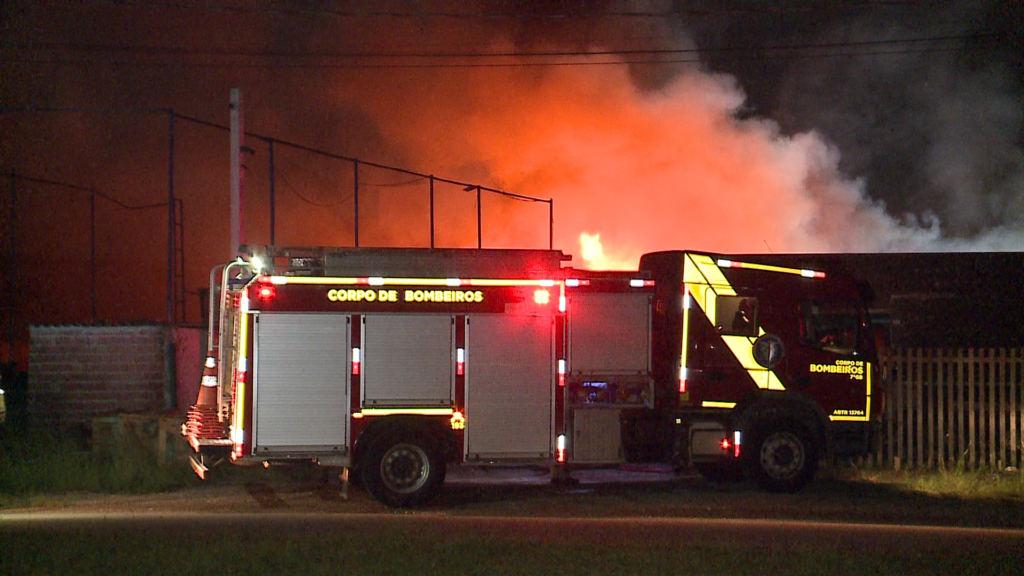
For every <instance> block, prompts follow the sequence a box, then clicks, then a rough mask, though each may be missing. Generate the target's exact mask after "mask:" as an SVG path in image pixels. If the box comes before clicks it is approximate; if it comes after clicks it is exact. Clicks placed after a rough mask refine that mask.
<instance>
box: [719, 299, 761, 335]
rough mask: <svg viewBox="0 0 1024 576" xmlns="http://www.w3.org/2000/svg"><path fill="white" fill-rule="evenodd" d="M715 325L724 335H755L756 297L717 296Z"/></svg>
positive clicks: (756, 326)
mask: <svg viewBox="0 0 1024 576" xmlns="http://www.w3.org/2000/svg"><path fill="white" fill-rule="evenodd" d="M715 325H716V326H717V327H718V331H719V332H721V333H722V334H725V335H726V336H757V328H758V324H757V298H749V297H744V296H719V297H718V298H717V299H716V303H715Z"/></svg>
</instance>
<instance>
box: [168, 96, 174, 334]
mask: <svg viewBox="0 0 1024 576" xmlns="http://www.w3.org/2000/svg"><path fill="white" fill-rule="evenodd" d="M167 117H168V126H167V325H168V326H170V325H172V324H173V323H174V108H169V109H168V110H167Z"/></svg>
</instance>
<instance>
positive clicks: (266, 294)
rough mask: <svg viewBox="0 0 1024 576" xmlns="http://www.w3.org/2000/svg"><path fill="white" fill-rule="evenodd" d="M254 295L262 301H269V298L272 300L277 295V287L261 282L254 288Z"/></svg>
mask: <svg viewBox="0 0 1024 576" xmlns="http://www.w3.org/2000/svg"><path fill="white" fill-rule="evenodd" d="M256 297H257V298H259V299H260V300H262V301H263V302H269V301H270V300H273V299H274V298H275V297H277V288H275V287H273V286H271V285H270V284H261V285H260V286H259V287H258V288H257V289H256Z"/></svg>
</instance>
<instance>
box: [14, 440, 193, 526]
mask: <svg viewBox="0 0 1024 576" xmlns="http://www.w3.org/2000/svg"><path fill="white" fill-rule="evenodd" d="M191 478H192V472H191V470H190V469H189V468H188V466H187V465H183V464H174V465H168V466H158V465H157V464H156V457H155V455H154V454H153V453H152V452H151V451H150V450H148V449H147V448H146V447H145V446H143V445H142V444H140V443H135V442H127V441H125V442H119V443H118V444H116V445H115V446H114V447H113V449H112V450H111V451H110V453H108V454H94V453H93V452H91V451H89V447H88V443H87V441H86V440H85V439H84V438H83V437H82V436H81V434H80V433H77V432H70V433H65V434H59V433H56V432H54V431H51V430H45V429H33V430H25V431H21V432H17V433H15V432H12V431H10V430H5V431H3V433H2V435H0V507H9V506H12V505H24V504H26V503H31V502H32V501H33V500H36V499H38V498H40V497H46V496H52V495H66V494H68V493H80V492H88V493H109V494H114V493H122V494H124V493H127V494H138V493H147V492H162V491H167V490H173V489H175V488H180V487H183V486H186V485H187V484H188V483H189V482H190V480H191Z"/></svg>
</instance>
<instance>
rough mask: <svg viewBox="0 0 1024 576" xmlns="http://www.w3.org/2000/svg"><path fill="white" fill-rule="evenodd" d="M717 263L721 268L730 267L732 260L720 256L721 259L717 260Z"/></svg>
mask: <svg viewBox="0 0 1024 576" xmlns="http://www.w3.org/2000/svg"><path fill="white" fill-rule="evenodd" d="M718 265H719V266H721V267H722V268H732V260H726V259H724V258H722V259H721V260H719V261H718Z"/></svg>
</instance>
